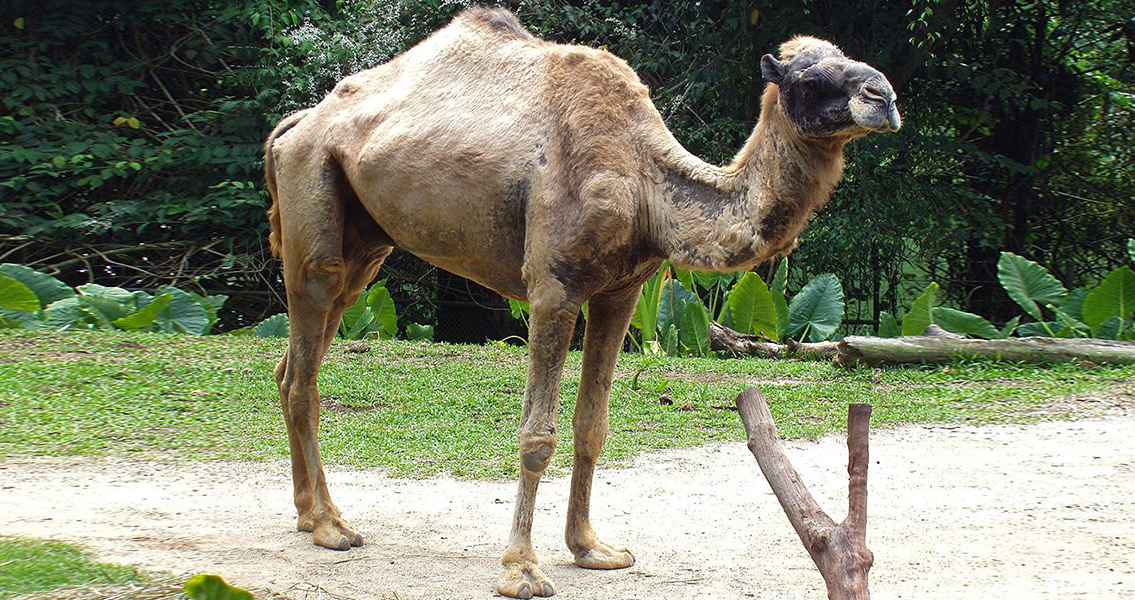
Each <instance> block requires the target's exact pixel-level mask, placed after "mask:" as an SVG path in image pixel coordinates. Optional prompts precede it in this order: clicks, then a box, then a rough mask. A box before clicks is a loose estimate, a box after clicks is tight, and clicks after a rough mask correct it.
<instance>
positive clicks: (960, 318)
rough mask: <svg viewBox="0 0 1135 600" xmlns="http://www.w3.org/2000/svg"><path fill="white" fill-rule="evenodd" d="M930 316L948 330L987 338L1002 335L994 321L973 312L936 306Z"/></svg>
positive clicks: (995, 337)
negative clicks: (991, 321)
mask: <svg viewBox="0 0 1135 600" xmlns="http://www.w3.org/2000/svg"><path fill="white" fill-rule="evenodd" d="M930 316H931V317H933V319H934V322H935V323H937V324H938V325H940V326H941V327H942V329H945V330H946V331H950V332H953V333H957V334H961V335H968V336H977V337H980V338H985V339H987V340H995V339H997V338H1000V337H1001V332H1000V331H998V330H997V328H996V327H994V326H993V323H990V322H989V321H987V320H985V318H984V317H982V316H980V315H975V314H973V313H971V312H965V311H963V310H956V309H953V308H947V307H945V306H940V307H936V308H934V310H933V311H932V312H931V315H930Z"/></svg>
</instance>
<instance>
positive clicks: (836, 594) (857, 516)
mask: <svg viewBox="0 0 1135 600" xmlns="http://www.w3.org/2000/svg"><path fill="white" fill-rule="evenodd" d="M737 412H738V413H739V414H740V415H741V422H742V423H744V424H745V432H746V433H747V434H748V438H749V451H750V452H752V453H753V456H755V457H756V459H757V464H759V465H760V467H761V472H762V473H764V475H765V479H767V480H768V482H769V485H770V486H771V487H772V491H773V493H775V494H776V499H777V500H779V501H780V507H781V508H782V509H784V514H786V515H788V520H789V522H791V523H792V528H793V529H795V530H796V535H798V536H800V541H801V542H803V543H804V547H805V548H806V549H807V550H808V554H809V555H810V556H811V557H812V562H814V563H816V567H817V568H819V570H820V575H821V576H823V578H824V583H826V584H827V587H828V598H829V600H868V599H869V598H870V597H871V594H870V592H869V591H868V590H867V572H868V571H870V570H871V564H872V563H873V562H874V560H875V559H874V555H872V554H871V551H870V550H868V549H867V463H868V453H867V437H868V430H869V428H870V422H871V405H870V404H852V405H850V406H849V407H848V415H847V450H848V463H847V473H848V476H849V482H848V510H847V518H846V519H844V521H843V522H842V523H840V524H839V525H836V524H835V521H833V520H832V518H831V517H829V516H828V515H827V513H825V512H824V511H823V510H822V509H821V508H820V506H819V505H818V504H817V503H816V501H815V499H813V498H812V494H811V493H809V492H808V488H806V487H805V486H804V483H803V482H802V481H801V480H800V475H799V474H798V473H797V472H796V469H794V468H793V467H792V463H791V462H789V460H788V457H787V456H786V455H785V453H784V448H783V446H781V444H780V439H779V438H778V436H777V433H776V424H775V423H773V420H772V413H771V412H769V408H768V404H767V403H766V402H765V398H764V395H763V394H761V392H760V390H758V389H756V388H749V389H747V390H745V391H744V392H741V394H740V395H738V396H737Z"/></svg>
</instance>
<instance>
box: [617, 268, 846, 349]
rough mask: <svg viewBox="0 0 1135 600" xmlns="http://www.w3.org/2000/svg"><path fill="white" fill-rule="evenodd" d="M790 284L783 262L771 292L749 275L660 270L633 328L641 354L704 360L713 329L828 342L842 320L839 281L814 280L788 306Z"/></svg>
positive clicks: (826, 276)
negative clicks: (695, 357)
mask: <svg viewBox="0 0 1135 600" xmlns="http://www.w3.org/2000/svg"><path fill="white" fill-rule="evenodd" d="M787 282H788V259H787V258H782V259H780V261H779V263H778V264H777V268H776V271H775V274H774V277H773V282H772V286H771V287H770V286H769V285H767V284H765V281H764V280H763V279H761V276H760V275H758V274H757V273H755V272H752V271H748V272H742V273H715V272H691V271H686V270H681V269H674V268H673V267H672V266H671V265H670V264H669V263H663V264H662V266H661V267H660V268H659V270H658V271H657V272H656V273H655V274H654V275H653V276H652V277H651V278H650V279H649V280H647V282H646V283H645V284H644V285H643V288H642V292H641V294H640V296H639V301H638V305H637V306H636V307H635V313H634V317H633V318H632V319H631V327H633V328H634V329H636V330H637V331H638V339H639V340H641V342H640V347H641V348H642V350H643V351H644V352H647V353H651V354H657V353H663V354H668V355H690V354H692V355H696V356H704V355H706V354H708V353H709V341H708V337H709V334H708V329H709V324H710V322H711V321H715V322H717V323H718V324H720V325H722V326H724V327H727V328H729V329H732V330H734V331H736V332H738V333H741V334H744V335H753V336H760V337H763V338H767V339H769V340H772V341H774V342H775V341H781V340H784V339H787V338H789V337H791V338H795V339H799V340H802V341H809V342H819V341H823V340H826V339H829V338H831V337H832V336H833V335H834V334H835V331H836V329H837V328H838V327H839V325H840V323H842V321H843V315H844V297H843V287H842V286H841V285H840V282H839V279H838V278H836V276H835V275H832V274H830V273H828V274H824V275H819V276H817V277H816V278H814V279H812V280H811V281H810V282H808V284H807V285H805V286H804V287H803V288H802V289H801V290H800V291H799V292H798V293H797V294H796V295H795V296H793V298H792V301H791V302H789V301H788V300H787V299H786V291H787ZM632 339H634V338H632Z"/></svg>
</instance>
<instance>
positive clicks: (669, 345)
mask: <svg viewBox="0 0 1135 600" xmlns="http://www.w3.org/2000/svg"><path fill="white" fill-rule="evenodd" d="M656 343H657V344H658V345H659V347H660V348H661V349H662V352H663V353H665V354H667V355H669V356H677V355H678V352H679V342H678V326H677V325H675V324H673V323H670V325H668V326H667V327H665V328H664V329H662V330H661V331H660V332H659V335H658V340H656Z"/></svg>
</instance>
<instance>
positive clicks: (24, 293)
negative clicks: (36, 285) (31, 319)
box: [0, 273, 40, 310]
mask: <svg viewBox="0 0 1135 600" xmlns="http://www.w3.org/2000/svg"><path fill="white" fill-rule="evenodd" d="M39 306H40V305H39V298H37V297H36V295H35V292H33V291H32V290H31V288H29V287H28V286H26V285H24V284H23V283H22V282H20V281H19V280H18V279H16V278H15V277H12V276H10V275H5V274H3V273H0V308H6V309H9V310H39Z"/></svg>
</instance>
